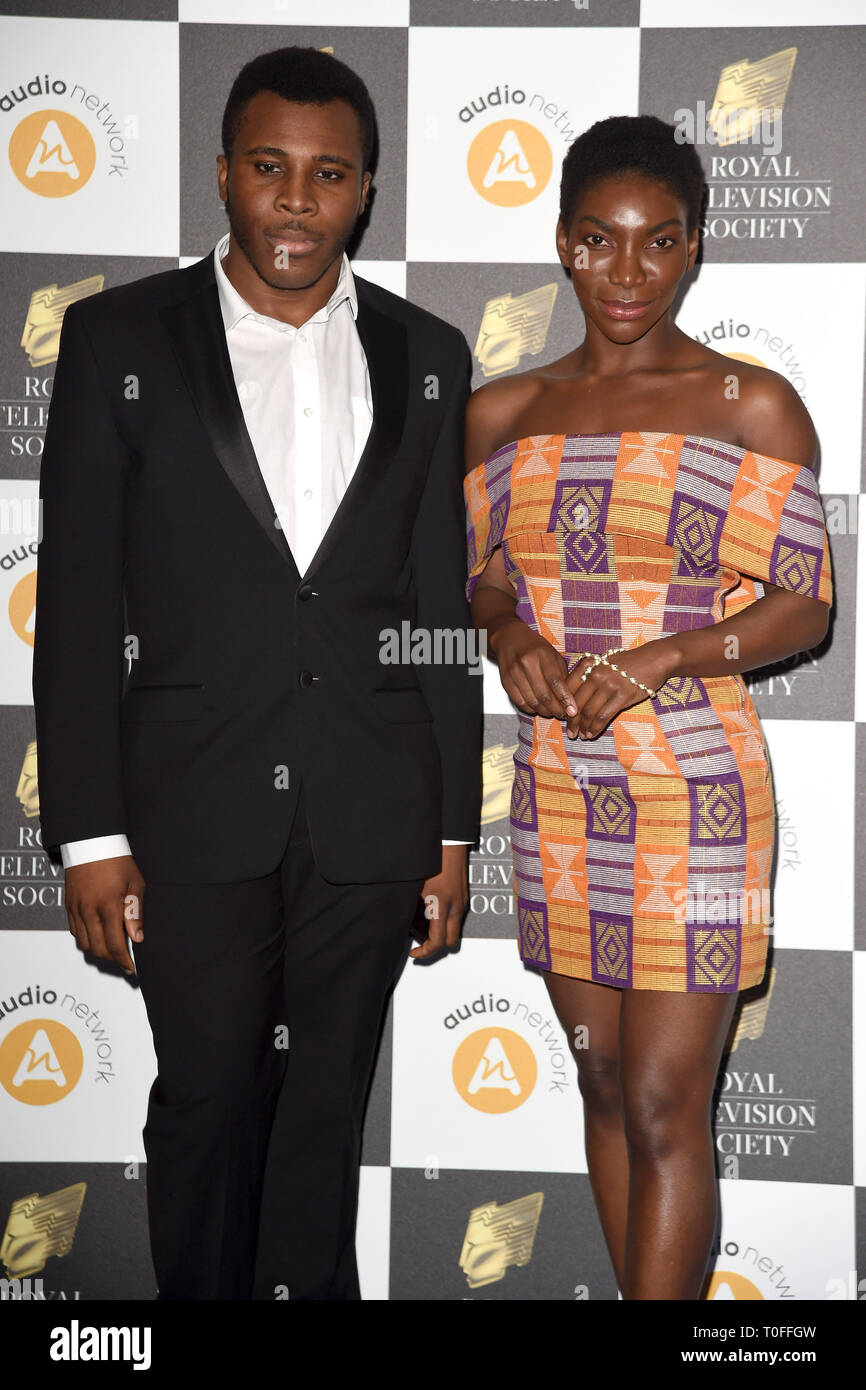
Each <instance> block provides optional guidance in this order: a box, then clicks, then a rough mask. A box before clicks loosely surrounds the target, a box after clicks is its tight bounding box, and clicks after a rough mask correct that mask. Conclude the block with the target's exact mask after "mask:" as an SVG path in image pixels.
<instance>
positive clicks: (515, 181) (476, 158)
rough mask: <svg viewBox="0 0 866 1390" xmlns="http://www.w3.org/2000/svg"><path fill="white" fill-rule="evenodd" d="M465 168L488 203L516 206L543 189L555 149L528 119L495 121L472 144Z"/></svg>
mask: <svg viewBox="0 0 866 1390" xmlns="http://www.w3.org/2000/svg"><path fill="white" fill-rule="evenodd" d="M466 169H467V172H468V174H469V178H470V180H471V183H472V187H473V188H474V189H475V192H476V193H478V194H479V195H480V196H481V197H482V198H484V199H486V201H487V202H488V203H495V205H496V206H497V207H500V208H516V207H521V206H522V205H523V204H524V203H531V202H532V201H533V200H534V199H535V198H537V197H538V196H539V194H541V193H543V192H544V190H545V188H546V187H547V185H548V183H549V182H550V176H551V174H552V173H553V152H552V150H551V148H550V145H549V144H548V143H547V140H546V139H545V137H544V136H543V135H542V133H541V131H540V130H538V129H536V127H535V126H534V125H530V124H529V122H528V121H515V120H505V121H494V122H493V123H492V124H491V125H488V126H485V127H484V129H483V130H479V132H478V134H477V135H476V137H475V139H474V140H473V141H472V144H471V145H470V146H469V153H468V154H467V156H466Z"/></svg>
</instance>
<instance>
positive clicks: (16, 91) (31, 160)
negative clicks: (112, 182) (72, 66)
mask: <svg viewBox="0 0 866 1390" xmlns="http://www.w3.org/2000/svg"><path fill="white" fill-rule="evenodd" d="M52 97H61V98H62V99H63V100H65V101H67V102H68V103H69V105H70V106H72V105H75V104H77V105H78V107H79V108H80V109H81V110H82V111H86V112H87V113H88V118H89V121H90V122H91V123H93V124H94V125H96V126H97V127H99V128H100V130H99V135H100V138H101V139H102V141H103V143H104V144H105V145H106V147H107V162H108V174H109V176H111V175H116V176H117V177H119V178H123V176H124V174H125V173H126V172H127V170H128V167H129V166H128V165H127V161H126V146H127V142H128V140H129V139H131V138H133V137H135V136H136V135H137V121H136V118H135V117H127V118H126V119H125V120H124V122H123V124H122V125H121V123H120V121H119V120H118V119H117V118H116V117H115V116H114V115H113V114H112V110H111V103H110V102H108V101H103V100H102V99H101V97H100V95H99V94H98V93H96V92H93V91H88V89H87V88H86V87H85V86H83V85H82V83H80V82H75V83H72V84H71V85H70V83H69V82H67V80H66V79H65V78H63V77H50V76H49V74H48V73H47V72H46V73H42V74H40V73H37V74H36V76H35V77H32V78H31V79H30V81H29V82H27V83H26V84H25V83H24V82H22V83H21V84H20V86H18V87H10V88H9V90H8V91H6V92H0V112H13V111H14V110H15V108H16V107H17V106H29V105H31V104H32V102H33V101H34V99H35V101H36V102H37V106H36V109H35V110H32V111H31V110H29V111H27V113H26V114H25V115H23V116H22V117H21V119H20V120H19V121H18V123H17V125H16V126H15V127H14V129H13V131H12V134H11V136H10V137H9V163H10V165H11V168H12V172H13V173H14V175H15V177H16V178H17V180H18V182H19V183H21V184H23V186H24V187H25V188H26V189H27V190H28V192H30V193H35V194H36V195H37V196H38V197H40V198H68V197H69V196H70V194H73V193H78V192H79V190H80V189H82V188H84V186H85V184H87V183H88V182H89V181H90V178H91V176H92V174H93V171H94V169H95V168H96V161H97V150H96V141H95V140H94V137H93V135H92V134H91V130H90V125H89V124H88V122H87V121H85V120H82V119H81V118H79V117H78V116H76V115H74V114H73V113H72V112H71V111H65V110H63V109H62V108H59V107H56V106H54V105H53V104H51V98H52ZM46 103H48V104H46Z"/></svg>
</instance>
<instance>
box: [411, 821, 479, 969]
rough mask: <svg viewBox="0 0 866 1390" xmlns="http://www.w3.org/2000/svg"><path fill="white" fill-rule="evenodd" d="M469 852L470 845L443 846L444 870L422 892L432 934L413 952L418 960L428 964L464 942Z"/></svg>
mask: <svg viewBox="0 0 866 1390" xmlns="http://www.w3.org/2000/svg"><path fill="white" fill-rule="evenodd" d="M468 849H469V846H468V845H443V846H442V869H441V871H440V872H439V873H438V874H435V875H434V876H433V878H428V879H427V881H426V883H425V884H424V887H423V888H422V889H421V896H422V898H423V899H424V915H425V917H426V918H427V921H428V922H429V924H430V934H429V936H428V937H427V940H426V941H425V942H424V943H423V945H421V946H416V947H415V949H414V951H410V952H409V955H410V956H414V957H415V958H416V959H418V960H426V959H427V958H428V957H429V956H433V955H435V954H436V952H437V951H442V950H445V948H446V947H450V946H456V945H458V943H459V941H460V924H461V923H462V921H463V914H464V912H465V911H466V908H467V905H468V903H469V885H468V882H467V877H466V864H467V861H468V857H469V856H468Z"/></svg>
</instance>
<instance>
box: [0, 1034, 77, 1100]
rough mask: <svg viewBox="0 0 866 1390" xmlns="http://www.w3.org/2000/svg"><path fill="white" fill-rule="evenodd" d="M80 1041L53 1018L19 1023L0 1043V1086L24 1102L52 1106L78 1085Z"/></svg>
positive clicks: (14, 1097)
mask: <svg viewBox="0 0 866 1390" xmlns="http://www.w3.org/2000/svg"><path fill="white" fill-rule="evenodd" d="M83 1069H84V1053H83V1052H82V1050H81V1043H80V1042H79V1041H78V1039H77V1037H76V1036H75V1034H74V1033H73V1032H72V1030H71V1029H69V1028H67V1027H66V1025H65V1024H64V1023H58V1022H57V1021H56V1019H53V1018H31V1019H28V1021H27V1022H26V1023H19V1024H18V1025H17V1027H15V1028H13V1029H12V1030H11V1032H9V1033H7V1034H6V1037H5V1038H4V1039H3V1041H2V1043H0V1086H2V1087H3V1089H4V1090H5V1091H7V1092H8V1094H9V1095H10V1096H12V1097H13V1099H14V1100H20V1101H23V1103H24V1104H25V1105H53V1104H54V1102H55V1101H58V1100H62V1099H63V1097H64V1096H68V1095H69V1092H70V1091H72V1090H74V1088H75V1087H76V1086H77V1085H78V1082H79V1079H80V1077H81V1073H82V1070H83Z"/></svg>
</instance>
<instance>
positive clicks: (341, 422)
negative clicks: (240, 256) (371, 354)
mask: <svg viewBox="0 0 866 1390" xmlns="http://www.w3.org/2000/svg"><path fill="white" fill-rule="evenodd" d="M228 246H229V233H228V232H226V234H225V236H223V237H222V238H221V239H220V241H219V242H217V245H216V246H215V247H214V252H213V258H214V273H215V275H216V283H217V291H218V293H219V302H220V309H221V311H222V318H223V324H224V327H225V333H226V343H227V345H228V350H229V358H230V359H231V366H232V373H233V375H234V379H235V385H236V387H237V392H238V398H239V400H240V403H241V409H242V410H243V413H244V420H245V422H246V426H247V432H248V433H249V436H250V440H251V442H252V446H253V449H254V450H255V454H256V458H257V460H258V464H259V468H260V470H261V474H262V477H263V478H264V481H265V485H266V487H267V489H268V493H269V494H270V498H271V501H272V502H273V505H274V512H275V514H276V516H277V517H278V518H279V521H280V524H281V526H282V528H283V531H284V532H285V535H286V540H287V541H288V543H289V547H290V549H291V551H292V554H293V556H294V558H295V563H296V564H297V566H298V569H299V571H300V573H301V574H302V575H303V574H305V573H306V571H307V569H308V567H309V564H310V561H311V560H312V558H313V556H314V555H315V553H316V551H317V550H318V548H319V544H320V542H321V540H322V538H323V536H324V534H325V532H326V531H327V529H328V527H329V526H330V524H331V521H332V520H333V518H334V514H335V512H336V510H337V508H338V506H339V505H340V502H341V500H342V497H343V494H344V492H345V491H346V488H347V487H348V485H349V482H350V480H351V478H352V475H353V473H354V471H355V469H356V468H357V466H358V461H359V459H360V457H361V455H362V453H363V452H364V445H365V444H366V442H367V438H368V436H369V433H370V426H371V424H372V421H373V397H372V391H371V388H370V373H369V370H368V368H367V359H366V357H365V356H364V349H363V347H362V345H361V339H360V337H359V336H358V330H357V328H356V327H355V320H356V318H357V316H358V295H357V291H356V289H355V280H354V277H353V275H352V268H351V266H350V265H349V260H348V257H347V256H346V255H345V253H344V255H343V260H342V264H341V266H340V275H339V279H338V280H337V285H336V288H335V290H334V292H333V294H332V295H331V297H330V299H329V300H328V302H327V304H324V305H323V306H322V308H321V309H318V310H317V311H316V313H315V314H313V315H312V317H311V318H309V319H307V321H306V323H303V324H302V325H301V327H300V328H295V327H293V325H292V324H290V323H283V322H282V321H281V320H280V319H274V318H270V317H269V316H268V315H267V314H259V313H257V311H256V310H255V309H253V308H252V306H251V305H249V304H248V303H247V301H246V300H245V299H244V298H243V297H242V295H240V294H238V291H237V290H236V289H235V287H234V285H233V284H232V282H231V281H230V280H229V278H228V276H227V275H226V273H225V271H224V270H223V267H222V257H223V256H224V255H225V254H226V253H227V251H228ZM37 757H38V752H37ZM442 843H443V844H466V843H467V842H466V841H465V840H443V842H442ZM130 853H131V850H130V847H129V841H128V840H127V837H126V836H125V835H98V836H95V837H94V838H93V839H90V840H74V841H71V842H70V843H68V844H64V845H61V846H60V854H61V859H62V861H63V867H64V868H65V869H66V868H70V867H71V866H73V865H77V864H87V863H90V862H92V861H93V860H96V859H111V858H114V857H115V856H117V855H125V854H130Z"/></svg>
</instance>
